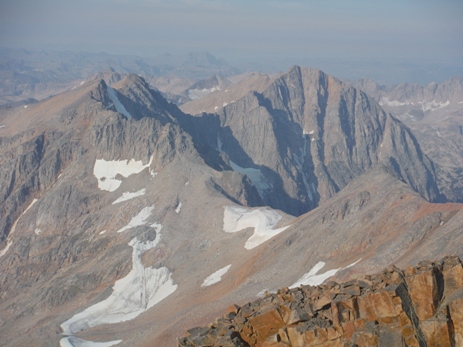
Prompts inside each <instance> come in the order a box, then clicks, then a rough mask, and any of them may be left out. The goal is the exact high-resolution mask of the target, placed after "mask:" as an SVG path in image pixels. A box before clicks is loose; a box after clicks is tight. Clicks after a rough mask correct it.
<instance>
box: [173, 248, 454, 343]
mask: <svg viewBox="0 0 463 347" xmlns="http://www.w3.org/2000/svg"><path fill="white" fill-rule="evenodd" d="M178 346H181V347H193V346H195V347H196V346H203V347H205V346H208V347H209V346H210V347H215V346H217V347H218V346H222V347H237V346H239V347H248V346H259V347H270V346H272V347H277V346H281V347H283V346H286V347H287V346H292V347H299V346H323V347H335V346H364V347H367V346H420V347H423V346H440V347H445V346H452V347H453V346H463V267H462V263H461V261H460V259H459V258H458V257H446V258H444V259H443V260H442V261H439V262H430V261H426V262H421V263H420V264H419V265H418V266H417V267H409V268H407V269H406V270H404V271H403V270H400V269H398V268H396V267H390V268H388V269H385V270H384V271H383V272H381V273H379V274H376V275H367V276H365V277H363V278H358V279H356V280H351V281H349V282H345V283H342V284H338V283H336V282H334V281H330V282H328V283H326V284H324V285H321V286H301V287H299V288H294V289H287V288H285V289H282V290H280V291H278V292H277V293H276V294H269V293H266V295H265V297H264V298H262V299H258V300H256V301H254V302H252V303H248V304H246V305H244V306H242V307H238V306H233V307H230V308H229V309H228V313H227V314H226V315H225V316H223V317H221V318H218V319H217V320H216V321H215V322H214V323H212V324H210V325H209V327H203V328H194V329H190V330H188V332H187V334H186V337H184V338H181V339H180V340H179V342H178Z"/></svg>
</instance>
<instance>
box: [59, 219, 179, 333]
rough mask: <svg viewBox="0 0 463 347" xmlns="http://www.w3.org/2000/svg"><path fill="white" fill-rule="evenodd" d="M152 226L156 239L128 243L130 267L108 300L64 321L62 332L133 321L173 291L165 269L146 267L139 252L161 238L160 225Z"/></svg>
mask: <svg viewBox="0 0 463 347" xmlns="http://www.w3.org/2000/svg"><path fill="white" fill-rule="evenodd" d="M151 226H152V227H154V228H156V232H157V235H156V239H155V240H153V241H146V242H141V241H139V240H138V239H137V238H136V237H135V238H133V239H132V240H131V241H130V242H129V246H131V247H132V248H133V252H132V270H131V271H130V272H129V273H128V274H127V276H125V277H124V278H121V279H119V280H117V281H116V283H115V284H114V286H113V292H112V293H111V295H110V296H109V297H108V298H107V299H105V300H103V301H101V302H99V303H97V304H95V305H93V306H90V307H88V308H87V309H85V310H84V311H82V312H80V313H78V314H76V315H74V316H73V317H71V318H70V319H68V320H67V321H65V322H63V323H62V324H61V329H63V333H64V334H66V335H72V334H74V333H76V332H78V331H81V330H85V329H88V328H91V327H95V326H97V325H102V324H114V323H120V322H125V321H128V320H132V319H134V318H135V317H137V316H139V315H140V314H142V313H143V312H145V311H146V310H148V309H149V308H151V307H153V306H154V305H156V304H157V303H158V302H160V301H162V300H164V299H165V298H166V297H168V296H169V295H171V294H172V293H173V292H175V290H176V289H177V285H176V284H174V282H173V279H172V274H171V272H170V271H169V269H168V268H166V267H161V268H159V269H155V268H152V267H148V268H145V267H144V266H143V264H142V262H141V258H140V257H141V254H143V253H144V252H146V251H148V250H149V249H152V248H154V247H155V246H156V245H157V244H158V243H159V241H160V237H161V233H160V231H161V228H162V225H160V224H156V223H155V224H153V225H151ZM113 342H114V341H113Z"/></svg>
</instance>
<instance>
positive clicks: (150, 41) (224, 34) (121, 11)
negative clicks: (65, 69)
mask: <svg viewBox="0 0 463 347" xmlns="http://www.w3.org/2000/svg"><path fill="white" fill-rule="evenodd" d="M0 45H1V46H9V47H25V48H47V49H67V50H74V51H75V50H84V51H90V52H99V51H106V52H108V53H117V54H121V53H122V54H136V55H143V56H153V55H157V54H161V53H166V52H169V53H173V54H182V53H187V52H189V51H208V52H210V53H212V54H214V55H216V56H218V57H221V58H224V59H226V60H228V61H229V62H231V63H235V62H251V61H254V62H258V61H260V62H264V63H269V64H277V63H278V62H279V61H281V62H284V61H287V62H290V61H294V63H300V62H302V61H304V60H305V61H310V60H311V59H312V60H313V61H317V60H316V59H319V61H323V59H327V60H332V61H336V62H337V63H340V62H342V61H343V60H345V61H355V60H356V59H362V60H365V59H372V60H380V61H382V62H387V61H388V60H399V61H416V60H420V61H433V62H438V63H449V64H457V65H458V64H460V66H461V65H462V62H463V1H462V0H387V1H386V0H383V1H379V0H305V1H303V0H288V1H283V0H233V1H231V0H132V1H129V0H76V1H72V2H71V1H68V0H40V1H39V0H0Z"/></svg>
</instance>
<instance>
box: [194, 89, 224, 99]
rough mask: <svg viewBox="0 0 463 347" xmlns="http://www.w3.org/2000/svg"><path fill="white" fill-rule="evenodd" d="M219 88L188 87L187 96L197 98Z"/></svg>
mask: <svg viewBox="0 0 463 347" xmlns="http://www.w3.org/2000/svg"><path fill="white" fill-rule="evenodd" d="M218 90H220V88H219V87H213V88H209V89H208V88H204V89H190V90H189V91H188V98H190V100H197V99H201V98H203V97H205V96H206V95H209V94H211V93H213V92H215V91H218Z"/></svg>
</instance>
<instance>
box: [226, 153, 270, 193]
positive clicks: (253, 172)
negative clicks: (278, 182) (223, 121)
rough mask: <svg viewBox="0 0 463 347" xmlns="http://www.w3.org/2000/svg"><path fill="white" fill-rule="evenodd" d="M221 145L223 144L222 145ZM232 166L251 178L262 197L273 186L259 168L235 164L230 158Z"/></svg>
mask: <svg viewBox="0 0 463 347" xmlns="http://www.w3.org/2000/svg"><path fill="white" fill-rule="evenodd" d="M220 147H221V146H220ZM230 166H231V167H232V169H233V171H236V172H239V173H240V174H243V175H246V176H248V178H249V180H250V181H251V183H252V185H253V186H254V187H256V189H257V192H258V193H259V195H260V196H261V197H264V195H265V194H266V193H267V191H269V190H271V189H272V188H273V187H272V185H271V184H270V182H269V181H268V180H267V178H266V177H265V176H264V175H263V174H262V172H261V171H260V170H259V169H254V168H244V167H241V166H239V165H238V164H235V163H234V162H232V161H231V160H230Z"/></svg>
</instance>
